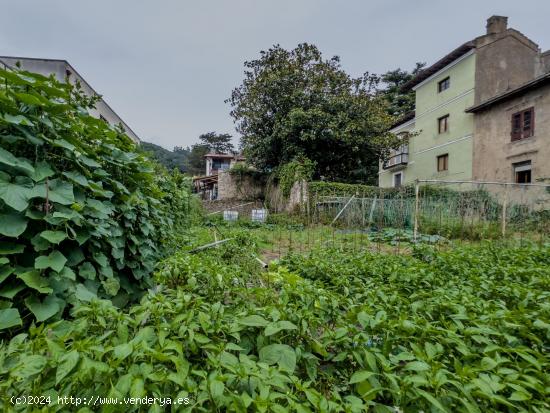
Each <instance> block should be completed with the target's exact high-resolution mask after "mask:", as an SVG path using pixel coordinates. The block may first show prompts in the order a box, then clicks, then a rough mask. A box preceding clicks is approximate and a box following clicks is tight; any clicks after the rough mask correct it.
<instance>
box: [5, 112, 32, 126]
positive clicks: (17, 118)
mask: <svg viewBox="0 0 550 413" xmlns="http://www.w3.org/2000/svg"><path fill="white" fill-rule="evenodd" d="M2 117H3V118H4V120H5V121H6V122H8V123H12V124H14V125H23V126H33V125H34V124H33V123H32V122H31V121H30V120H29V119H28V118H27V117H25V116H23V115H10V114H9V113H4V115H3V116H2Z"/></svg>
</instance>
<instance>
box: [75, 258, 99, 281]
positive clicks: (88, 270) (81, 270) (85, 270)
mask: <svg viewBox="0 0 550 413" xmlns="http://www.w3.org/2000/svg"><path fill="white" fill-rule="evenodd" d="M78 274H79V275H80V276H81V277H83V278H87V279H88V280H95V278H96V270H95V268H94V266H93V265H92V264H91V263H90V262H89V261H86V262H85V263H84V264H82V265H80V267H78Z"/></svg>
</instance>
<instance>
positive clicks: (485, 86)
mask: <svg viewBox="0 0 550 413" xmlns="http://www.w3.org/2000/svg"><path fill="white" fill-rule="evenodd" d="M507 20H508V19H507V18H506V17H501V16H493V17H491V18H489V19H488V20H487V33H486V34H485V35H483V36H480V37H477V38H476V39H473V40H471V41H468V42H466V43H464V44H462V45H461V46H459V47H458V48H456V49H454V50H453V51H451V52H450V53H449V54H447V55H446V56H444V57H443V58H442V59H440V60H439V61H437V62H436V63H434V64H433V65H431V66H430V67H428V68H427V69H425V70H423V71H422V72H420V73H419V74H418V75H417V76H416V77H415V78H414V79H412V80H411V81H410V82H408V83H407V84H405V85H404V86H403V89H404V90H405V91H407V90H413V91H414V93H415V111H414V112H411V113H409V114H407V115H406V116H404V117H403V118H402V119H400V120H399V121H398V122H397V123H396V124H395V125H394V126H393V129H392V130H391V131H392V132H393V133H395V134H397V135H400V134H406V133H411V137H410V139H409V142H408V145H407V144H405V145H403V146H402V147H401V148H399V149H397V150H394V151H393V152H392V153H391V157H390V158H389V159H388V160H386V161H384V162H381V163H380V169H379V186H380V187H397V186H401V185H406V184H411V183H413V182H414V181H415V180H416V179H438V180H452V181H455V180H459V181H468V180H472V179H473V178H474V177H475V170H474V169H475V167H474V163H473V159H474V156H473V152H474V148H475V145H474V140H475V136H476V133H475V118H474V117H475V116H476V115H475V114H474V113H472V112H471V111H468V109H469V108H471V107H473V106H475V105H478V104H480V103H481V102H484V101H487V100H488V99H491V98H493V97H494V96H497V95H499V94H501V93H503V92H506V91H507V90H510V89H513V88H515V87H518V86H520V85H522V84H523V83H525V82H527V81H530V80H532V79H533V78H534V77H536V76H537V75H538V74H539V72H544V71H545V67H546V65H547V64H548V62H546V60H545V59H546V58H544V56H545V54H544V53H543V54H541V52H540V49H539V48H538V46H537V45H536V44H535V43H534V42H533V41H531V40H530V39H529V38H527V37H526V36H525V35H523V34H522V33H520V32H519V31H517V30H514V29H512V28H508V27H507V24H508V23H507ZM488 156H489V155H488ZM481 162H483V161H482V160H481Z"/></svg>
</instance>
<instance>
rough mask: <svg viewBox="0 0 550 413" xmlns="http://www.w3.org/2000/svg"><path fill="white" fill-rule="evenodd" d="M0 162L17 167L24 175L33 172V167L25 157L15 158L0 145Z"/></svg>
mask: <svg viewBox="0 0 550 413" xmlns="http://www.w3.org/2000/svg"><path fill="white" fill-rule="evenodd" d="M0 163H1V164H4V165H7V166H11V167H12V168H14V169H17V170H19V171H21V172H23V173H25V174H26V175H32V174H33V173H34V168H33V167H32V165H31V164H30V163H29V161H28V160H27V159H24V158H16V157H15V156H13V154H12V153H11V152H8V151H7V150H5V149H4V148H1V147H0Z"/></svg>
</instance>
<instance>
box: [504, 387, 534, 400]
mask: <svg viewBox="0 0 550 413" xmlns="http://www.w3.org/2000/svg"><path fill="white" fill-rule="evenodd" d="M508 399H509V400H514V401H520V402H524V401H526V400H529V399H531V395H530V394H529V393H525V392H522V391H519V390H518V391H515V392H513V393H512V395H511V396H510V397H509V398H508Z"/></svg>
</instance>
